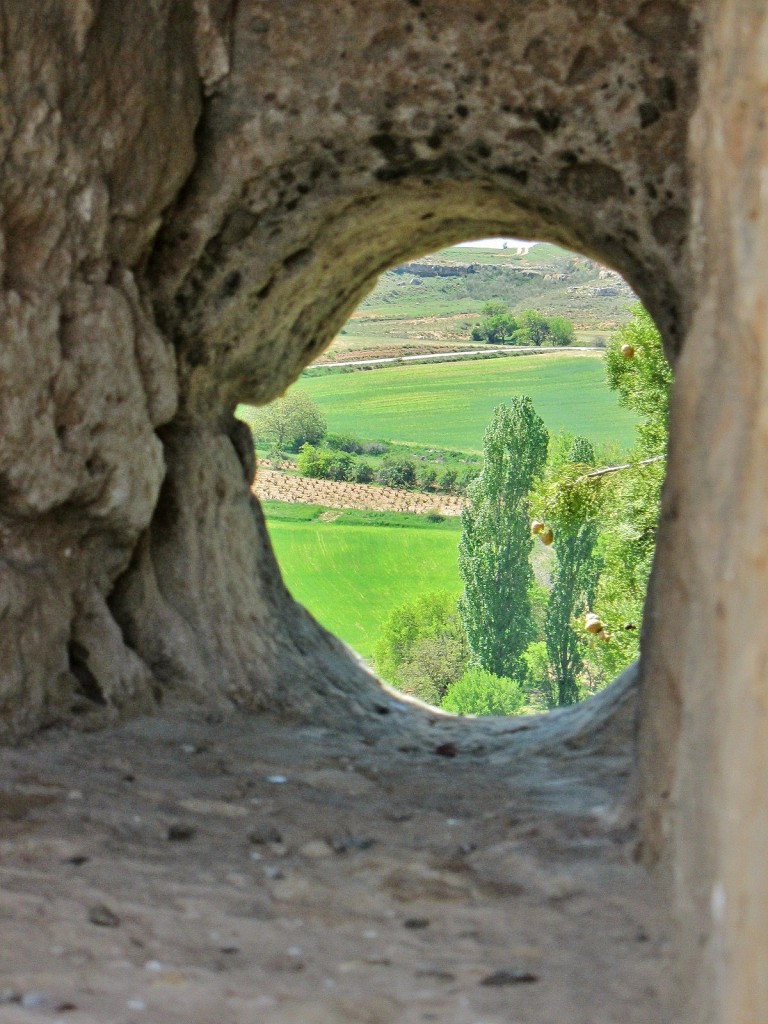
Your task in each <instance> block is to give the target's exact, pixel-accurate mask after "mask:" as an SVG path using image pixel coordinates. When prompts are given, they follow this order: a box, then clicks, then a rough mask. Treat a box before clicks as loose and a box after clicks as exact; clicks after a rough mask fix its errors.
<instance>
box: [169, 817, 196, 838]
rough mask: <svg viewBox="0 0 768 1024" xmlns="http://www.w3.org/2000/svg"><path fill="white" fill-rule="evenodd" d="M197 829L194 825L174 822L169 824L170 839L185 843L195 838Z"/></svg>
mask: <svg viewBox="0 0 768 1024" xmlns="http://www.w3.org/2000/svg"><path fill="white" fill-rule="evenodd" d="M196 833H197V829H196V828H195V826H194V825H184V824H182V823H181V822H174V823H173V824H171V825H169V826H168V840H169V842H171V843H185V842H187V841H188V840H190V839H194V837H195V834H196Z"/></svg>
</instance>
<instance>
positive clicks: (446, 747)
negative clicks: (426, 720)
mask: <svg viewBox="0 0 768 1024" xmlns="http://www.w3.org/2000/svg"><path fill="white" fill-rule="evenodd" d="M458 752H459V749H458V747H457V746H456V744H455V743H450V742H449V743H441V744H440V745H439V746H437V747H435V753H436V754H439V755H440V757H456V755H457V754H458Z"/></svg>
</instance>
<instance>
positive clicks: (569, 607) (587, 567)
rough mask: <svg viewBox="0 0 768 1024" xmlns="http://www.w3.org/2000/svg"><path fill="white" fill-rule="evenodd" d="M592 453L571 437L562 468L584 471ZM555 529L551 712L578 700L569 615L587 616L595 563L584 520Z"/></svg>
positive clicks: (549, 632) (578, 641) (592, 534)
mask: <svg viewBox="0 0 768 1024" xmlns="http://www.w3.org/2000/svg"><path fill="white" fill-rule="evenodd" d="M594 459H595V452H594V449H593V447H592V445H591V444H590V443H589V441H588V440H587V439H586V438H585V437H577V438H576V439H575V440H574V442H573V444H572V445H571V449H570V451H569V452H568V456H567V462H569V463H571V464H573V465H574V466H578V467H579V468H580V469H582V470H583V471H585V472H586V471H587V470H588V469H589V468H590V467H592V466H593V465H594ZM552 525H553V526H554V528H555V555H556V562H555V569H554V572H553V573H552V589H551V591H550V592H549V598H548V600H547V614H546V617H545V619H544V638H545V640H546V644H547V657H548V659H549V669H550V675H551V680H552V692H551V694H550V696H549V704H550V706H552V707H556V706H558V705H563V704H576V703H577V702H578V701H579V699H580V698H581V689H580V687H579V682H578V678H579V673H580V672H581V670H582V668H583V665H584V662H583V659H582V655H581V645H582V642H583V641H582V637H581V636H580V634H579V633H577V632H576V630H575V629H574V628H573V625H572V622H573V618H574V616H575V615H579V614H582V613H584V612H586V611H588V610H589V609H590V608H591V606H592V604H593V602H594V599H595V591H596V589H597V581H598V578H599V576H600V569H601V562H600V560H599V559H598V558H597V557H596V556H595V545H596V543H597V524H596V522H595V517H594V516H590V517H586V518H584V519H581V520H577V521H575V522H568V521H564V522H558V521H557V519H555V521H554V522H553V524H552Z"/></svg>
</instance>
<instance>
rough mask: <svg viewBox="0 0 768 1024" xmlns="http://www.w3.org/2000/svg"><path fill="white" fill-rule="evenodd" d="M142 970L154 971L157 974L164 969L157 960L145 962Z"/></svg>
mask: <svg viewBox="0 0 768 1024" xmlns="http://www.w3.org/2000/svg"><path fill="white" fill-rule="evenodd" d="M144 970H145V971H154V972H155V973H158V972H159V971H164V970H165V968H164V967H163V965H162V964H161V963H160V961H159V960H147V962H146V963H145V964H144Z"/></svg>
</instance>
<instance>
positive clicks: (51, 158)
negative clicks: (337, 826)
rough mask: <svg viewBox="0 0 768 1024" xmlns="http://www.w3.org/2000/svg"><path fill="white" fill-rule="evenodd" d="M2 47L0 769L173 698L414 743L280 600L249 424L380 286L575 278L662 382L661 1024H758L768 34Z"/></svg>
mask: <svg viewBox="0 0 768 1024" xmlns="http://www.w3.org/2000/svg"><path fill="white" fill-rule="evenodd" d="M0 25H1V26H2V33H0V47H2V60H0V76H1V78H0V152H1V153H2V158H3V162H2V176H0V213H1V214H2V217H1V219H0V270H1V271H2V289H1V290H0V338H1V339H2V347H0V531H2V533H1V536H2V552H1V553H0V621H1V622H2V632H1V633H0V730H2V735H3V736H4V737H5V738H14V737H17V736H20V735H23V734H25V733H27V732H29V731H31V730H32V729H35V728H37V727H39V726H41V725H44V724H46V723H51V722H56V721H68V720H71V718H72V716H77V715H82V714H83V713H87V714H88V717H89V719H90V718H93V717H94V716H95V717H96V719H97V720H98V718H99V717H101V718H104V717H108V716H110V715H116V714H119V713H121V712H124V711H126V710H130V709H131V708H135V707H141V706H149V705H150V704H151V703H152V702H153V701H155V700H158V699H162V698H165V699H170V698H172V697H173V696H179V697H187V698H188V697H190V696H191V697H194V698H195V699H198V700H205V701H208V702H211V703H214V704H223V705H228V704H233V703H234V704H238V705H241V706H245V707H249V708H254V709H256V708H270V709H274V710H282V711H284V712H290V713H291V714H296V715H298V714H301V715H305V716H306V715H312V716H313V717H314V718H319V717H320V716H325V717H326V718H327V719H328V720H335V719H338V718H339V717H340V716H344V717H346V718H347V719H354V720H355V721H356V722H357V726H358V727H359V728H360V729H371V728H373V725H372V724H371V723H375V724H376V727H377V728H385V727H389V728H392V727H393V725H391V724H389V725H385V723H393V722H394V723H396V727H397V728H401V729H407V728H421V727H422V726H423V727H428V718H427V716H426V715H425V714H424V713H423V712H421V711H420V710H418V709H416V708H413V709H411V710H408V709H407V708H406V706H405V705H404V704H403V703H402V702H398V701H396V700H395V699H394V698H392V696H391V695H388V694H387V693H386V692H385V691H384V690H383V689H382V688H381V687H380V686H379V684H378V683H377V682H376V680H374V679H373V678H372V677H371V676H370V674H369V673H367V672H366V670H365V669H364V668H363V667H361V666H360V665H359V663H358V662H357V661H356V660H355V658H354V657H353V656H352V655H351V654H350V653H349V652H348V651H347V650H346V649H345V648H344V647H343V645H341V644H340V643H339V642H338V641H335V640H334V639H333V638H332V637H329V636H328V635H327V634H325V633H324V632H323V631H322V630H321V629H320V628H319V627H318V626H317V625H316V624H315V623H314V622H313V620H312V619H311V618H310V617H309V616H308V615H307V614H306V613H305V612H304V611H303V610H302V609H300V608H298V606H296V605H295V604H294V603H293V602H292V601H291V599H290V596H289V595H288V594H287V592H286V591H285V588H284V587H283V585H282V582H281V580H280V576H279V571H278V569H277V567H276V564H275V561H274V558H273V556H272V553H271V550H270V547H269V543H268V540H267V537H266V533H265V530H264V525H263V520H262V518H261V515H260V511H259V509H258V505H257V504H256V503H255V502H254V501H253V499H252V498H251V497H250V496H249V482H250V478H251V476H252V472H253V464H252V453H251V452H252V446H251V444H250V440H249V438H248V436H247V435H246V434H245V433H244V431H243V428H242V427H240V426H238V425H237V424H236V423H235V421H234V420H233V418H232V413H233V410H234V407H235V405H236V404H237V403H238V402H239V401H249V402H264V401H267V400H269V399H270V398H272V397H274V396H275V395H277V394H279V393H280V392H281V391H282V390H283V389H284V388H285V387H286V386H287V385H288V384H290V383H291V381H292V380H294V379H295V378H296V376H297V375H298V373H299V372H300V371H301V369H302V368H303V367H304V366H305V365H306V364H307V363H308V362H310V361H311V360H312V359H313V358H314V357H315V356H316V355H317V354H318V353H319V352H320V351H321V350H322V349H323V347H324V346H325V345H327V344H328V342H329V341H330V339H331V338H332V337H333V335H334V333H335V332H336V331H337V329H338V328H339V327H340V326H341V324H342V323H343V322H344V320H345V319H346V317H347V316H348V315H349V313H350V312H351V311H352V309H353V308H354V307H355V305H356V304H357V303H358V301H359V300H360V298H361V297H362V296H363V295H364V294H365V292H366V290H367V289H368V288H369V287H370V286H371V284H372V282H373V281H374V280H375V277H376V275H377V274H378V273H379V272H380V271H381V270H382V269H384V268H386V267H388V266H391V265H393V264H396V263H400V262H403V261H404V260H406V259H409V258H413V257H416V256H419V255H423V254H424V253H427V252H429V251H431V250H434V249H436V248H439V247H440V246H442V245H445V244H448V243H451V242H455V241H459V240H461V239H463V238H466V237H472V236H475V237H478V236H484V235H491V234H508V235H514V236H518V237H538V238H544V239H548V240H551V241H554V242H558V243H560V244H563V245H566V246H569V247H571V248H574V249H578V250H579V251H581V252H584V253H586V254H588V255H590V256H592V257H595V258H597V259H600V260H601V261H603V262H606V263H608V264H609V265H610V266H612V267H613V268H615V269H616V270H617V271H620V272H621V273H622V274H623V275H624V276H625V277H626V279H627V280H628V282H629V283H630V284H631V286H632V287H633V288H634V290H635V291H636V292H637V293H638V294H639V295H640V296H641V298H642V299H643V301H644V302H645V303H646V305H647V306H648V308H649V309H650V310H651V312H652V313H653V315H654V316H655V318H656V320H657V322H658V324H659V326H660V328H661V330H662V332H663V334H664V337H665V342H666V345H667V351H668V353H669V355H670V358H671V359H672V360H673V361H675V362H676V364H677V376H678V385H677V394H676V399H675V408H674V413H673V442H672V450H671V454H670V466H669V481H668V486H667V489H666V493H665V498H664V512H663V521H662V529H661V535H660V541H659V551H658V557H657V564H656V571H655V574H654V580H653V584H652V596H651V602H650V608H649V613H648V616H647V620H646V624H645V630H644V651H645V653H644V659H643V666H642V673H641V674H642V678H643V681H644V682H643V688H642V700H641V714H640V722H639V736H640V743H639V752H640V765H641V770H640V774H639V776H638V792H639V800H640V806H641V809H642V814H643V817H644V823H645V824H644V834H645V849H646V851H647V856H648V858H649V859H650V860H659V859H660V862H661V865H662V870H663V871H665V873H666V877H667V879H668V884H669V885H670V886H671V887H672V889H673V891H674V893H675V898H676V900H677V906H678V909H679V914H680V919H681V922H682V924H683V932H682V936H683V937H682V940H681V947H680V948H681V958H680V963H681V970H680V982H679V985H678V986H677V990H678V992H679V996H680V1003H679V1007H678V1013H679V1019H680V1020H681V1021H690V1022H693V1021H696V1022H697V1024H702V1022H710V1021H711V1022H712V1024H737V1022H738V1024H741V1022H746V1021H751V1020H757V1019H759V1017H760V1015H759V1013H757V1012H756V1008H759V1007H760V1006H762V1007H763V1008H764V1007H765V1005H766V1002H768V996H767V994H766V992H765V984H766V981H765V975H764V973H763V974H762V975H761V974H759V964H760V963H761V960H760V957H761V956H762V957H763V960H764V956H765V934H767V933H768V927H767V924H766V922H767V921H768V909H767V907H766V904H768V899H767V898H766V891H765V881H764V877H763V874H762V868H761V865H762V862H763V859H764V852H765V848H766V843H765V840H766V838H767V837H766V835H765V834H764V829H765V827H766V826H765V821H766V820H768V816H766V815H765V813H763V814H762V815H760V814H759V813H757V811H759V810H760V809H762V810H763V811H765V808H766V792H765V785H766V783H765V776H766V773H765V753H764V751H765V750H766V749H768V746H766V743H765V739H766V736H765V729H766V725H765V721H766V709H765V699H764V696H763V690H762V689H761V687H762V678H761V675H762V666H763V665H764V663H765V658H764V656H763V655H764V653H765V652H764V651H763V650H762V646H764V645H763V641H762V638H761V637H758V638H757V639H756V637H755V635H754V631H753V630H752V629H751V628H750V627H751V626H753V624H754V623H755V622H759V621H760V619H761V614H760V613H761V612H762V611H763V610H764V606H765V603H766V597H765V595H764V589H765V588H764V582H763V573H764V565H765V552H763V550H762V546H763V544H764V540H763V537H764V535H765V531H764V530H762V529H761V527H762V525H763V524H762V520H763V518H764V516H765V508H766V507H767V503H766V501H765V497H766V495H765V486H766V479H765V474H766V458H765V455H764V451H763V448H764V443H763V442H764V437H765V427H764V423H763V419H764V417H765V413H764V409H765V401H764V398H765V396H764V395H763V390H764V388H763V383H762V382H763V379H764V376H765V374H764V373H763V372H762V370H763V365H762V363H763V360H764V359H765V358H766V346H768V336H766V328H765V326H764V323H765V304H766V296H765V290H764V287H763V285H762V279H761V275H760V273H759V268H760V267H761V266H762V265H763V260H762V259H761V258H762V257H764V256H765V255H766V254H765V252H764V250H765V246H766V241H765V239H766V237H768V236H767V235H766V231H765V227H766V224H765V218H766V201H765V195H764V189H763V191H761V188H762V185H761V181H762V177H761V176H763V177H764V175H765V168H766V166H767V165H768V152H766V138H765V134H764V133H765V128H764V127H763V122H762V121H761V116H763V115H764V113H765V111H764V100H763V99H762V97H764V96H765V87H766V81H765V67H766V66H768V62H767V61H766V59H765V54H766V52H768V41H767V33H768V27H767V23H766V15H765V13H764V12H763V11H762V9H761V8H760V6H759V5H756V4H754V3H752V2H751V0H721V2H719V3H716V2H715V0H710V2H709V3H705V2H703V0H702V2H700V3H696V4H692V3H682V2H677V0H646V2H644V3H641V4H639V5H632V7H631V9H630V10H628V9H627V5H626V4H624V3H621V2H619V0H600V2H597V3H594V4H590V5H585V4H583V3H581V2H579V0H530V2H527V3H525V4H523V3H518V2H513V3H510V2H509V0H463V2H462V3H459V4H457V3H455V2H452V3H449V2H447V0H375V2H371V3H366V4H358V3H356V2H355V0H339V2H338V3H335V4H328V3H326V2H321V0H307V2H304V3H301V4H288V3H284V4H283V3H281V4H275V3H267V2H259V0H240V2H238V3H234V2H231V0H182V2H171V0H156V2H153V3H152V4H130V5H129V4H124V5H115V4H112V3H108V2H107V0H77V2H75V3H71V2H65V0H58V2H56V0H53V2H51V3H48V4H46V5H45V11H44V12H42V11H41V9H40V8H39V7H38V6H37V5H34V4H29V3H26V4H23V3H21V2H20V0H0ZM700 69H701V70H700ZM761 103H762V104H763V107H761ZM763 120H764V118H763ZM734 521H735V522H737V523H738V524H739V526H740V530H739V531H738V532H737V536H736V538H734V533H733V523H734ZM625 698H626V689H622V690H621V696H620V699H619V698H616V699H612V698H611V697H610V695H609V696H608V698H606V700H605V701H604V703H602V704H600V705H599V707H600V709H602V710H600V711H599V715H602V719H601V721H602V722H603V725H602V726H600V727H598V725H597V723H596V722H595V729H594V732H595V735H597V734H600V735H606V728H608V727H609V726H610V722H611V721H613V720H614V718H615V721H616V722H617V723H618V721H619V719H621V721H622V723H624V724H625V722H626V717H627V716H626V706H627V705H626V699H625ZM617 700H619V703H620V704H621V709H622V711H621V714H617V713H616V711H615V706H616V703H617ZM596 714H598V712H596ZM612 716H613V717H612ZM557 721H558V725H557V729H558V730H560V731H559V732H558V737H559V740H558V741H562V736H563V732H562V730H563V729H566V731H567V728H568V726H567V721H568V718H567V716H566V718H565V719H558V720H557ZM579 721H581V719H579ZM564 722H565V723H566V724H565V725H564V724H563V723H564ZM425 723H427V724H426V725H425ZM606 723H607V726H606ZM624 727H625V726H624ZM618 728H619V726H618V724H617V725H616V729H618ZM761 730H762V732H761ZM608 732H610V728H608ZM618 735H619V733H618V732H616V733H615V736H618ZM622 735H623V733H622ZM614 740H615V737H614ZM601 742H602V740H601ZM745 779H746V780H748V783H747V785H744V780H745ZM734 832H735V833H736V834H737V835H738V837H739V840H738V842H737V843H734V842H733V838H732V833H734ZM761 886H762V888H761ZM761 984H762V985H763V988H762V989H761V988H760V985H761ZM750 1000H751V1002H750Z"/></svg>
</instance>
